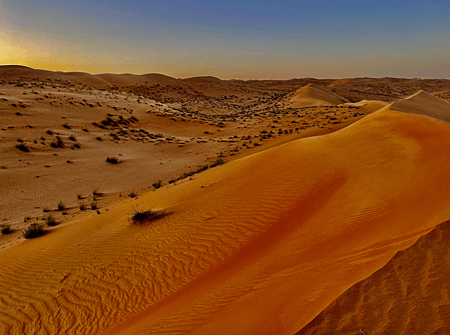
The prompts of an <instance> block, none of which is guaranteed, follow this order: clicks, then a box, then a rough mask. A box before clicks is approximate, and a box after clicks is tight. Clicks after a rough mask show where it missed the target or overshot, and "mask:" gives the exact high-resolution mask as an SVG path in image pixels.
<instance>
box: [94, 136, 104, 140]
mask: <svg viewBox="0 0 450 335" xmlns="http://www.w3.org/2000/svg"><path fill="white" fill-rule="evenodd" d="M95 139H96V140H97V141H103V139H102V138H101V137H100V136H97V137H96V138H95Z"/></svg>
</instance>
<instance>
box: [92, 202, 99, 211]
mask: <svg viewBox="0 0 450 335" xmlns="http://www.w3.org/2000/svg"><path fill="white" fill-rule="evenodd" d="M97 208H98V204H97V203H96V202H91V209H92V210H93V211H95V210H96V209H97Z"/></svg>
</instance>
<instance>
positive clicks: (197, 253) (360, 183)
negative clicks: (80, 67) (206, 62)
mask: <svg viewBox="0 0 450 335" xmlns="http://www.w3.org/2000/svg"><path fill="white" fill-rule="evenodd" d="M449 100H450V80H444V79H423V80H422V79H400V78H348V79H314V78H302V79H292V80H246V81H244V80H221V79H218V78H215V77H193V78H185V79H179V78H172V77H169V76H165V75H162V74H148V75H132V74H121V75H118V74H99V75H92V74H87V73H67V72H51V71H44V70H37V69H32V68H28V67H23V66H0V115H1V117H0V128H1V130H0V228H1V230H2V234H1V235H0V263H1V265H0V333H1V334H286V335H289V334H292V335H293V334H349V335H350V334H371V335H372V334H386V335H387V334H433V335H437V334H450V267H449V264H450V261H449V257H450V253H449V251H448V250H449V248H448V246H449V244H450V226H449V224H448V222H447V221H448V220H450V201H449V199H450V155H449V150H450V125H449V123H450V102H449ZM149 213H150V214H154V215H152V216H149V217H145V215H144V218H143V219H142V220H136V215H137V214H149ZM38 226H39V227H42V229H43V231H42V235H41V236H38V237H31V236H27V234H26V232H27V230H28V229H29V227H38ZM26 237H28V238H26Z"/></svg>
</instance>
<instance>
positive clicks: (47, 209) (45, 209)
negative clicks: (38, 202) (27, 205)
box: [42, 207, 50, 213]
mask: <svg viewBox="0 0 450 335" xmlns="http://www.w3.org/2000/svg"><path fill="white" fill-rule="evenodd" d="M42 211H43V212H44V213H47V212H50V208H48V207H44V208H43V209H42Z"/></svg>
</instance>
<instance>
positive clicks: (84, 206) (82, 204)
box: [80, 203, 86, 211]
mask: <svg viewBox="0 0 450 335" xmlns="http://www.w3.org/2000/svg"><path fill="white" fill-rule="evenodd" d="M85 209H86V204H85V203H81V204H80V210H81V211H84V210H85Z"/></svg>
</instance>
